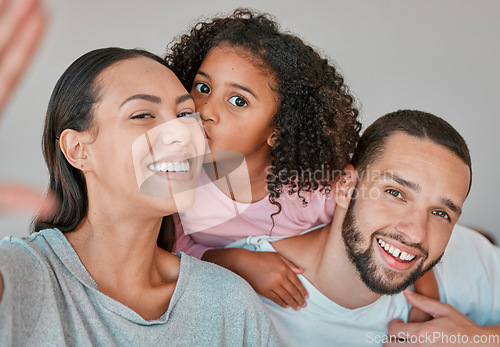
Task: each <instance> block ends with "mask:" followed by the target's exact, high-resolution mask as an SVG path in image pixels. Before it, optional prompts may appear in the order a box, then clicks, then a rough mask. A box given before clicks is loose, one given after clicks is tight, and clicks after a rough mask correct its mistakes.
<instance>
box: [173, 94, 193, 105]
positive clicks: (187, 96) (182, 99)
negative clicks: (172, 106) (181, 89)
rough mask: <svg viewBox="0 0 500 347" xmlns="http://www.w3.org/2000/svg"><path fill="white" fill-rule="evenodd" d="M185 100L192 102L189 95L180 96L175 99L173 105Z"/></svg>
mask: <svg viewBox="0 0 500 347" xmlns="http://www.w3.org/2000/svg"><path fill="white" fill-rule="evenodd" d="M186 100H194V99H193V97H192V96H191V94H182V95H180V96H178V97H177V98H176V99H175V103H176V104H177V105H179V104H180V103H182V102H184V101H186Z"/></svg>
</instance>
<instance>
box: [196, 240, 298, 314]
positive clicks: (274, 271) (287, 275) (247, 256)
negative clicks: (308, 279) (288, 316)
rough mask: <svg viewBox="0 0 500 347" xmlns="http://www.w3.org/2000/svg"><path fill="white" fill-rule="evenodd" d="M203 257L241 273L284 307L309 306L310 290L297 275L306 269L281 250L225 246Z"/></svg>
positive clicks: (208, 252) (257, 290)
mask: <svg viewBox="0 0 500 347" xmlns="http://www.w3.org/2000/svg"><path fill="white" fill-rule="evenodd" d="M201 259H202V260H206V261H209V262H212V263H215V264H217V265H220V266H222V267H225V268H226V269H229V270H231V271H233V272H235V273H237V274H238V275H240V276H241V277H243V278H244V279H245V280H246V281H247V282H248V283H249V284H250V285H251V286H252V287H253V289H254V290H255V291H256V292H257V293H259V294H260V295H262V296H265V297H266V298H268V299H270V300H272V301H274V302H275V303H276V304H278V305H280V306H281V307H285V308H286V307H293V308H294V309H295V310H299V309H300V308H302V307H305V306H306V298H307V297H308V294H307V290H306V289H305V288H304V286H303V285H302V282H300V280H299V278H298V277H297V274H300V273H302V272H304V270H303V269H300V268H298V267H297V266H296V265H295V264H293V263H292V262H290V261H289V260H288V259H286V258H284V257H283V256H281V255H280V254H279V253H276V252H254V251H249V250H247V249H242V248H224V249H211V250H208V251H206V252H205V254H203V257H202V258H201Z"/></svg>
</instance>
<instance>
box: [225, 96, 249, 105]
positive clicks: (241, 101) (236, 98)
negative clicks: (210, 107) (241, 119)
mask: <svg viewBox="0 0 500 347" xmlns="http://www.w3.org/2000/svg"><path fill="white" fill-rule="evenodd" d="M229 102H230V103H231V104H233V105H234V106H237V107H244V106H247V105H248V103H247V101H246V100H245V99H244V98H242V97H241V96H233V97H232V98H231V99H229Z"/></svg>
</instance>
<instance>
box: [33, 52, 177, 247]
mask: <svg viewBox="0 0 500 347" xmlns="http://www.w3.org/2000/svg"><path fill="white" fill-rule="evenodd" d="M141 56H142V57H147V58H150V59H153V60H155V61H157V62H159V63H160V64H162V65H165V62H164V60H163V59H161V58H160V57H158V56H156V55H154V54H152V53H149V52H147V51H143V50H137V49H123V48H116V47H111V48H102V49H97V50H94V51H91V52H88V53H86V54H84V55H83V56H81V57H80V58H78V59H77V60H75V61H74V62H73V63H72V64H71V65H70V66H69V67H68V68H67V69H66V71H64V73H63V74H62V76H61V77H60V78H59V80H58V81H57V83H56V86H55V87H54V91H53V92H52V96H51V97H50V101H49V105H48V108H47V115H46V118H45V126H44V131H43V138H42V149H43V155H44V158H45V162H46V163H47V167H48V170H49V175H50V181H49V190H50V191H51V192H52V193H53V194H54V196H55V197H56V198H57V199H58V203H59V205H58V207H57V208H56V210H55V211H54V212H53V214H52V215H51V216H49V217H47V218H43V219H42V218H40V217H38V218H37V219H36V220H35V221H34V227H33V229H34V232H36V231H39V230H42V229H46V228H58V229H59V230H61V231H62V232H70V231H73V230H75V229H76V227H78V225H79V224H80V223H81V221H82V220H83V219H84V218H85V217H86V216H87V212H88V196H87V184H86V182H85V177H84V175H83V173H82V171H80V170H79V169H76V168H75V167H73V166H72V165H71V164H70V163H69V162H68V161H67V160H66V157H65V156H64V154H63V153H62V152H61V149H60V147H59V136H60V135H61V133H62V132H63V131H64V130H65V129H73V130H76V131H78V132H83V131H88V130H92V131H95V134H96V135H97V133H98V131H99V129H93V127H94V105H95V104H96V103H98V102H99V100H100V91H101V86H100V83H99V80H98V76H99V74H100V73H101V72H102V71H104V70H105V69H106V68H108V67H110V66H111V65H113V64H115V63H118V62H120V61H123V60H127V59H132V58H137V57H141ZM171 223H172V222H171V217H170V216H168V217H164V218H163V221H162V225H161V230H160V235H159V237H158V245H159V246H160V247H162V248H165V249H166V250H169V251H170V250H171V249H172V248H173V240H174V237H173V232H172V230H169V228H171Z"/></svg>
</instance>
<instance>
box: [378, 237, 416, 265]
mask: <svg viewBox="0 0 500 347" xmlns="http://www.w3.org/2000/svg"><path fill="white" fill-rule="evenodd" d="M377 241H378V243H379V245H380V247H382V248H383V249H384V250H385V251H386V252H387V253H390V254H391V255H392V256H393V257H394V258H399V259H401V260H403V261H408V262H410V261H412V260H413V258H415V257H416V255H414V254H409V253H406V252H402V251H401V250H399V249H397V248H396V247H394V246H393V245H390V244H388V243H387V242H384V241H382V240H381V239H377Z"/></svg>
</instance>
